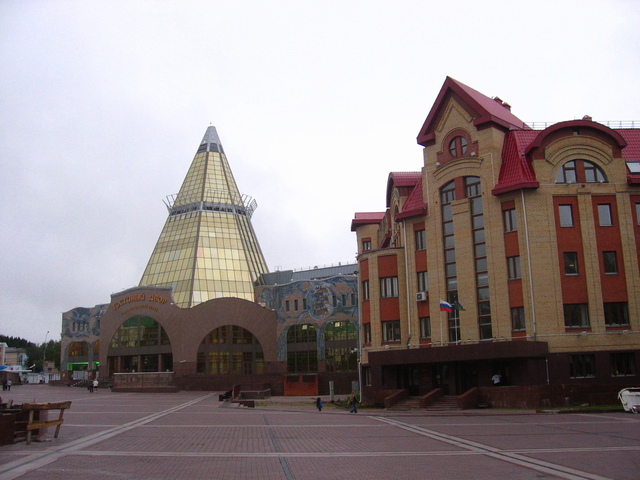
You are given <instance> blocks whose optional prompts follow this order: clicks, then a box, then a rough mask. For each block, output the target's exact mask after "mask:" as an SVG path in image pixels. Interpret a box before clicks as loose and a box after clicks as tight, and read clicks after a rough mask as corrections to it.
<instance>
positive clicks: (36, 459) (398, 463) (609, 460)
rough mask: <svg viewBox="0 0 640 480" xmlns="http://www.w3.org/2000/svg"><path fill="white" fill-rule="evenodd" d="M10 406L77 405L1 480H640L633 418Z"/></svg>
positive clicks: (3, 458) (278, 402) (200, 404)
mask: <svg viewBox="0 0 640 480" xmlns="http://www.w3.org/2000/svg"><path fill="white" fill-rule="evenodd" d="M3 393H5V392H3ZM7 399H13V401H14V403H23V402H33V401H36V402H54V401H62V400H71V401H72V402H73V403H72V406H71V409H70V410H67V411H66V412H65V423H64V425H63V426H62V429H61V432H60V436H59V437H58V438H57V439H54V438H53V437H52V435H51V434H52V432H50V434H49V435H47V436H46V437H45V438H44V440H45V441H41V442H34V443H32V444H31V445H26V443H25V442H20V443H16V444H13V445H7V446H3V447H0V480H13V479H21V480H49V479H69V478H100V479H107V480H108V479H112V478H113V479H153V480H155V479H177V480H183V479H184V480H200V479H203V480H204V479H207V480H209V479H227V480H228V479H277V480H280V479H284V480H303V479H304V480H307V479H312V480H313V479H345V478H366V479H393V480H399V479H418V478H420V479H429V478H434V479H435V478H437V479H473V480H483V479H487V480H488V479H491V480H494V479H509V480H528V479H572V480H583V479H591V480H601V479H615V480H637V479H638V478H640V415H632V414H629V413H602V414H564V415H536V414H533V412H513V411H499V410H491V409H489V410H478V411H465V412H460V413H458V414H448V415H447V414H440V415H434V414H424V413H418V412H392V411H385V410H372V409H361V410H360V412H359V413H358V414H350V413H348V412H347V411H346V410H344V409H339V408H335V407H333V406H332V405H327V404H325V405H327V406H326V408H325V409H323V411H322V412H318V411H317V410H316V408H315V406H314V404H313V400H312V399H311V398H308V399H307V398H303V399H290V398H286V399H276V398H274V399H272V401H270V402H269V403H268V404H266V405H259V406H258V407H257V408H238V407H234V406H231V405H230V404H228V403H224V402H219V401H218V394H217V393H211V392H179V393H173V394H142V393H112V392H110V391H108V390H99V391H98V392H96V393H93V394H91V393H88V392H87V391H86V390H83V389H78V388H67V387H49V386H48V385H25V386H15V387H14V388H12V390H11V392H10V394H5V395H3V401H6V400H7ZM325 400H328V399H325Z"/></svg>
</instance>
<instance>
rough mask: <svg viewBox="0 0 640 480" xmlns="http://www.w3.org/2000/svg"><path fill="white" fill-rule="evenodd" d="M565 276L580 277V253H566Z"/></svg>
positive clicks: (564, 254) (564, 256) (563, 255)
mask: <svg viewBox="0 0 640 480" xmlns="http://www.w3.org/2000/svg"><path fill="white" fill-rule="evenodd" d="M562 257H563V258H564V274H565V275H578V252H564V253H563V254H562Z"/></svg>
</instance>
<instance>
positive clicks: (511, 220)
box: [502, 208, 518, 233]
mask: <svg viewBox="0 0 640 480" xmlns="http://www.w3.org/2000/svg"><path fill="white" fill-rule="evenodd" d="M502 220H503V223H504V231H505V233H508V232H515V231H517V230H518V219H517V217H516V209H515V208H510V209H509V210H503V212H502Z"/></svg>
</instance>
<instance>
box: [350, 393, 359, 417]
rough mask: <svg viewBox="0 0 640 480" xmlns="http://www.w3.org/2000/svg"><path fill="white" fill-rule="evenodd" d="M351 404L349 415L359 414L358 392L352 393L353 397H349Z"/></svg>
mask: <svg viewBox="0 0 640 480" xmlns="http://www.w3.org/2000/svg"><path fill="white" fill-rule="evenodd" d="M349 404H350V405H351V410H349V413H358V395H357V394H356V392H353V393H351V396H350V397H349Z"/></svg>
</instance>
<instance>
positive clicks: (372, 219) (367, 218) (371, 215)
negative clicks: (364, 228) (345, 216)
mask: <svg viewBox="0 0 640 480" xmlns="http://www.w3.org/2000/svg"><path fill="white" fill-rule="evenodd" d="M384 214H385V212H356V216H355V218H354V219H353V220H351V231H352V232H355V230H356V228H357V227H359V226H361V225H371V224H376V223H380V222H382V219H383V218H384Z"/></svg>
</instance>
